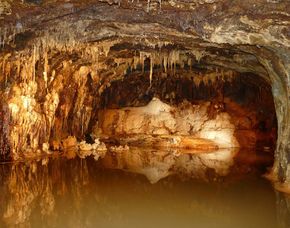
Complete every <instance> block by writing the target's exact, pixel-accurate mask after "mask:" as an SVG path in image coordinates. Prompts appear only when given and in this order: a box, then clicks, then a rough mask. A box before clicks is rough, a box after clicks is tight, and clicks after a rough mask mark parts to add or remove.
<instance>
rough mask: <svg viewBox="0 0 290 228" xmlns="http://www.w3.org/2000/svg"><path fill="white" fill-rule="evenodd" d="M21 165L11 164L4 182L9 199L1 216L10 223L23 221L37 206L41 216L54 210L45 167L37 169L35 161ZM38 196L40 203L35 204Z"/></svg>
mask: <svg viewBox="0 0 290 228" xmlns="http://www.w3.org/2000/svg"><path fill="white" fill-rule="evenodd" d="M22 165H23V164H21V165H19V164H16V165H13V166H12V168H11V171H10V176H9V178H8V181H7V183H6V184H7V186H8V189H7V190H8V192H9V193H10V197H9V198H10V199H8V203H7V207H6V209H5V212H4V215H3V217H4V220H5V221H6V222H7V224H10V225H15V224H21V223H24V222H25V221H26V220H28V219H29V218H30V216H31V215H32V210H33V209H34V208H36V207H38V206H39V207H40V208H39V209H40V211H41V215H43V216H44V215H50V214H51V213H52V212H53V210H54V205H55V198H54V196H53V194H52V180H51V179H50V178H48V169H47V167H46V168H45V167H41V168H40V169H39V165H37V163H36V162H31V163H30V164H26V165H23V166H22ZM39 198H40V202H41V203H40V205H36V203H35V202H36V200H39Z"/></svg>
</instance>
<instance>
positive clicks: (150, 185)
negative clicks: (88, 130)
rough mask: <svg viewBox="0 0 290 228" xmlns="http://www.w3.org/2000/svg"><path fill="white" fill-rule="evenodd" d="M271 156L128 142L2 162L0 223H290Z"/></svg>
mask: <svg viewBox="0 0 290 228" xmlns="http://www.w3.org/2000/svg"><path fill="white" fill-rule="evenodd" d="M271 161H272V155H270V154H267V153H265V152H261V153H259V152H256V151H235V150H221V151H216V152H211V153H190V154H189V153H184V152H183V151H182V152H180V151H160V150H152V149H151V150H150V149H138V148H133V149H130V151H123V152H120V151H118V152H108V153H107V154H106V155H105V157H103V158H99V159H98V160H97V161H96V160H94V158H93V157H87V158H83V159H82V158H80V157H79V156H76V154H75V153H74V152H70V153H67V154H66V156H63V157H50V158H49V159H48V158H42V159H38V160H32V161H26V162H18V163H7V164H1V165H0V172H1V174H0V182H1V185H0V193H1V198H0V216H1V217H0V218H1V219H0V227H106V228H110V227H126V228H131V227H132V228H133V227H134V228H138V227H146V228H149V227H174V228H176V227H180V228H181V227H182V228H183V227H201V228H203V227H205V228H211V227H223V228H226V227H241V228H251V227H253V228H260V227H264V228H266V227H269V228H275V227H290V226H289V224H290V223H289V210H290V209H288V207H290V204H287V202H289V201H290V200H289V199H288V198H287V196H285V195H283V194H282V193H278V192H275V190H274V189H273V188H272V186H271V183H270V182H268V181H267V180H265V179H264V178H261V175H262V174H263V173H264V172H265V171H266V169H265V167H267V166H270V165H271Z"/></svg>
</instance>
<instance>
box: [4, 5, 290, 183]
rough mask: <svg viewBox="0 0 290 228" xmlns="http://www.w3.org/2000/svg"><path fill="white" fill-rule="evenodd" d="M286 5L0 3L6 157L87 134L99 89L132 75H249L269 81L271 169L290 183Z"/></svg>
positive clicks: (199, 78) (196, 78)
mask: <svg viewBox="0 0 290 228" xmlns="http://www.w3.org/2000/svg"><path fill="white" fill-rule="evenodd" d="M289 8H290V3H289V1H288V0H279V1H278V0H277V1H270V0H257V1H252V0H238V1H231V0H190V1H176V0H172V1H125V0H118V1H115V0H99V1H93V0H85V1H75V0H71V1H64V0H60V1H56V0H39V1H38V0H37V1H36V0H30V1H28V0H21V1H20V0H15V1H11V0H5V1H1V3H0V46H1V49H0V85H1V88H0V97H1V101H0V130H1V134H0V148H1V153H2V155H3V157H5V158H9V157H13V158H16V157H17V156H19V155H20V154H21V153H26V151H29V152H33V151H37V149H39V148H42V145H43V144H45V143H49V144H50V145H52V142H54V141H56V140H63V139H65V138H67V137H68V136H75V137H76V138H77V140H78V141H82V140H84V138H85V136H86V135H88V134H90V133H92V132H93V131H94V129H93V128H94V126H95V125H96V122H97V121H98V110H99V109H100V108H101V105H102V99H101V98H102V94H103V93H104V91H106V90H107V89H108V88H109V87H110V86H111V85H112V83H113V82H115V81H122V80H123V79H125V78H126V77H127V76H128V75H130V74H132V73H134V72H135V73H136V74H141V75H142V76H143V79H142V80H144V82H145V80H148V83H149V86H151V85H154V81H156V80H159V79H161V78H174V79H179V78H182V77H187V78H189V79H190V80H192V83H193V84H194V85H198V86H204V85H206V84H208V83H209V84H215V83H214V82H215V81H219V80H223V81H227V80H229V79H231V78H235V77H236V76H237V75H251V77H250V78H251V80H252V81H251V82H250V79H249V80H248V79H247V80H248V82H249V83H254V84H255V85H256V87H257V88H261V84H260V82H259V80H260V78H262V79H263V80H264V82H265V83H266V84H267V85H268V86H269V87H270V88H271V91H272V95H273V99H274V104H275V111H276V116H277V125H278V131H277V137H278V138H277V143H276V150H275V165H274V173H275V175H276V177H277V178H278V180H279V181H280V182H281V183H286V184H287V183H288V184H290V183H289V182H290V156H289V153H290V99H289V98H290V58H289V53H290V40H289V37H290V35H289V34H290V26H289V24H290V15H289V14H290V12H289ZM185 72H186V73H185ZM186 75H187V76H186ZM261 89H263V88H261ZM175 90H177V91H178V88H175ZM168 99H169V98H168ZM148 102H149V101H148ZM145 105H146V103H145ZM45 145H46V144H45Z"/></svg>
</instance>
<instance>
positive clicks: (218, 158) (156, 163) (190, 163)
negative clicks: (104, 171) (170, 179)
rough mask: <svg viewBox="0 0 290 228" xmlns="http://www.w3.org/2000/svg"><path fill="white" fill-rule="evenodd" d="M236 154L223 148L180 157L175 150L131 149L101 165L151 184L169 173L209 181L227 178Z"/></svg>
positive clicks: (108, 157) (116, 154) (109, 155)
mask: <svg viewBox="0 0 290 228" xmlns="http://www.w3.org/2000/svg"><path fill="white" fill-rule="evenodd" d="M236 152H237V151H236V149H223V150H217V151H215V152H210V153H196V154H183V153H182V151H178V150H175V151H150V150H149V151H148V150H140V149H132V150H131V151H123V152H120V153H108V154H107V155H106V157H105V158H104V159H103V160H102V164H103V165H104V166H105V167H106V168H114V169H122V170H126V171H129V172H133V173H140V174H143V175H145V176H146V177H147V178H148V180H149V181H150V182H151V183H156V182H157V181H159V180H160V179H162V178H164V177H167V176H169V175H171V174H182V175H188V176H190V177H194V178H202V179H205V180H208V179H212V178H215V177H219V176H225V175H227V174H228V172H229V168H230V167H231V166H232V165H233V163H234V161H233V158H234V156H235V154H236Z"/></svg>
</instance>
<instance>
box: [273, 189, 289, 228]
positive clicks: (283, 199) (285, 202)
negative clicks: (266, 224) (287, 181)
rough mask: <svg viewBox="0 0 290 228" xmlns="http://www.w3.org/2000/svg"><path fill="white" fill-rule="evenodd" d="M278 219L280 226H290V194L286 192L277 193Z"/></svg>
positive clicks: (286, 227) (282, 227) (283, 227)
mask: <svg viewBox="0 0 290 228" xmlns="http://www.w3.org/2000/svg"><path fill="white" fill-rule="evenodd" d="M276 201H277V219H278V224H279V227H281V228H288V227H290V196H289V195H286V194H285V193H281V192H277V193H276Z"/></svg>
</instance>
